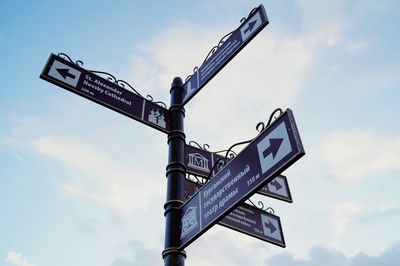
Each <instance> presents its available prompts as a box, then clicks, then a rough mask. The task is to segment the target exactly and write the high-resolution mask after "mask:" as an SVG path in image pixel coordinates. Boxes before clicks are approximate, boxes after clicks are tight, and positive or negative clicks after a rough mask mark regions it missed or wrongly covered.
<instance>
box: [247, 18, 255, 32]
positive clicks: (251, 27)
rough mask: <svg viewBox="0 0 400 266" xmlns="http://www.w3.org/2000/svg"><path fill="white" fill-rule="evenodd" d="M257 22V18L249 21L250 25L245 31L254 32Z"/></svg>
mask: <svg viewBox="0 0 400 266" xmlns="http://www.w3.org/2000/svg"><path fill="white" fill-rule="evenodd" d="M256 23H257V20H255V21H252V22H249V27H247V29H245V30H244V33H247V32H248V31H250V32H252V31H253V28H254V25H256Z"/></svg>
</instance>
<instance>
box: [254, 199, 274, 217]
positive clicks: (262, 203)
mask: <svg viewBox="0 0 400 266" xmlns="http://www.w3.org/2000/svg"><path fill="white" fill-rule="evenodd" d="M247 201H248V202H250V203H251V205H253V206H254V207H256V208H258V209H260V210H263V211H267V212H269V213H272V214H275V211H274V209H272V207H266V208H265V207H264V206H265V205H264V202H262V201H261V200H259V201H258V202H257V205H256V204H254V202H253V201H252V200H251V199H247Z"/></svg>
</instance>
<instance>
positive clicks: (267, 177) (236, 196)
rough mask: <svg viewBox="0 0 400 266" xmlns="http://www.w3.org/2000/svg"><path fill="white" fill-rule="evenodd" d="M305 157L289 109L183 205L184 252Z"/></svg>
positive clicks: (182, 240)
mask: <svg viewBox="0 0 400 266" xmlns="http://www.w3.org/2000/svg"><path fill="white" fill-rule="evenodd" d="M304 154H305V152H304V149H303V146H302V143H301V140H300V136H299V134H298V131H297V127H296V123H295V120H294V116H293V113H292V111H291V110H290V109H287V110H286V111H285V112H284V113H283V114H282V115H281V116H279V117H278V118H277V119H276V120H275V121H274V122H273V123H272V124H271V125H270V126H269V127H267V128H266V129H265V130H264V131H263V132H262V133H260V134H259V135H258V136H257V137H256V138H255V139H254V140H253V141H252V142H251V143H250V144H249V145H248V146H247V147H246V148H245V149H244V150H243V151H242V152H241V153H239V154H238V155H237V156H236V158H235V159H233V160H232V161H230V162H229V163H228V164H227V165H226V166H225V167H224V168H223V169H222V170H221V171H220V172H219V173H218V174H217V175H215V176H214V178H212V179H211V180H210V181H209V182H207V183H206V184H205V185H204V186H203V187H202V188H201V189H200V190H199V191H198V192H197V193H196V194H195V195H194V196H193V197H192V198H191V199H190V200H189V201H187V202H186V203H185V204H184V205H183V206H182V214H181V215H182V218H181V221H182V231H181V246H180V249H183V248H185V247H186V246H188V245H189V244H190V243H191V242H192V241H194V240H195V239H196V238H198V237H199V236H200V235H202V234H203V233H204V232H206V231H207V230H208V229H209V228H211V227H212V226H213V225H214V224H216V223H217V222H218V221H219V220H220V219H222V218H223V217H224V216H225V215H226V214H228V213H229V212H230V211H231V210H232V209H234V208H235V207H236V206H237V205H238V204H240V203H241V202H243V201H244V200H245V199H247V198H248V197H249V196H251V195H252V194H254V193H255V192H256V191H258V190H259V189H260V188H261V187H262V186H264V185H265V184H267V183H268V182H270V181H271V180H272V179H273V178H274V177H275V176H277V175H278V174H279V173H281V172H282V171H283V170H285V169H286V168H287V167H289V166H290V165H291V164H293V163H294V162H295V161H297V160H298V159H299V158H300V157H302V156H303V155H304Z"/></svg>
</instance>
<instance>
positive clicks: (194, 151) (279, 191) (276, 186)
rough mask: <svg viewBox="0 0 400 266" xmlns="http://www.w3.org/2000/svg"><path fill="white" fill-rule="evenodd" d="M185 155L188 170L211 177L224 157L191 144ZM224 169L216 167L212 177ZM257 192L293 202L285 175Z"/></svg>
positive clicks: (194, 173) (190, 172) (201, 175)
mask: <svg viewBox="0 0 400 266" xmlns="http://www.w3.org/2000/svg"><path fill="white" fill-rule="evenodd" d="M184 155H185V156H184V163H185V166H186V172H187V173H189V174H192V175H196V176H200V177H203V178H209V176H210V171H211V169H212V167H213V165H214V164H215V163H216V162H217V160H218V159H223V158H224V156H222V155H219V154H216V153H213V152H210V151H207V150H203V149H200V148H197V147H193V146H190V145H185V153H184ZM222 169H223V168H222ZM222 169H215V170H214V173H213V174H212V175H211V177H213V176H214V175H215V174H216V173H218V172H219V171H220V170H222ZM257 193H258V194H261V195H264V196H267V197H272V198H275V199H279V200H283V201H286V202H290V203H292V202H293V200H292V196H291V194H290V190H289V184H288V181H287V178H286V176H283V175H278V176H277V177H275V178H274V179H273V180H272V181H271V182H269V183H268V184H267V185H265V186H263V187H262V188H261V189H260V190H259V191H257Z"/></svg>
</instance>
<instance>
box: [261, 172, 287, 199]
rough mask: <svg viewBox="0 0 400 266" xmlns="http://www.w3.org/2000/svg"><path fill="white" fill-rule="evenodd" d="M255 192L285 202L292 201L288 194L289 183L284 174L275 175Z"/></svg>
mask: <svg viewBox="0 0 400 266" xmlns="http://www.w3.org/2000/svg"><path fill="white" fill-rule="evenodd" d="M257 193H258V194H261V195H264V196H268V197H272V198H275V199H279V200H283V201H286V202H290V203H292V202H293V199H292V195H291V194H290V190H289V183H288V181H287V178H286V176H284V175H278V176H276V177H275V178H274V179H272V181H271V182H269V183H268V184H267V185H266V186H263V187H262V188H261V189H260V190H258V191H257Z"/></svg>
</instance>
